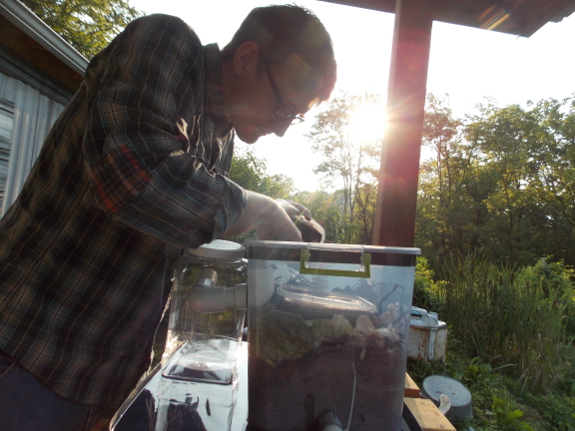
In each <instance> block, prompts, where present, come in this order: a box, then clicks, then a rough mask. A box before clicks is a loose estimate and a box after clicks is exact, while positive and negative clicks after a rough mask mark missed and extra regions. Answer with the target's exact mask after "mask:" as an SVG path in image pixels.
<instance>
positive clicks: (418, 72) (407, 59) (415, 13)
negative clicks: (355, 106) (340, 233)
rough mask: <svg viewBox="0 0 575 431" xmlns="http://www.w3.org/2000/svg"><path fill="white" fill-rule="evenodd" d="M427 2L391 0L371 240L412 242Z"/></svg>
mask: <svg viewBox="0 0 575 431" xmlns="http://www.w3.org/2000/svg"><path fill="white" fill-rule="evenodd" d="M431 3H432V2H430V1H428V0H397V2H396V10H395V29H394V35H393V48H392V58H391V70H390V75H389V86H388V91H387V121H388V124H387V128H386V132H385V136H384V140H383V148H382V153H381V168H380V172H379V188H378V193H377V207H376V215H375V223H374V236H373V241H374V244H376V245H388V246H401V247H412V246H413V241H414V230H415V207H416V202H417V183H418V176H419V155H420V149H421V135H422V129H423V113H424V107H425V94H426V82H427V66H428V62H429V49H430V42H431V27H432V23H433V10H432V5H431Z"/></svg>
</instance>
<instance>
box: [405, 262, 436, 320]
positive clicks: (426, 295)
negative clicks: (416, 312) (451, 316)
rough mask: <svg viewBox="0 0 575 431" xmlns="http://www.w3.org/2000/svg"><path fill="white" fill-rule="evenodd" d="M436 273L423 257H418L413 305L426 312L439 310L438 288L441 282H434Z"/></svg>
mask: <svg viewBox="0 0 575 431" xmlns="http://www.w3.org/2000/svg"><path fill="white" fill-rule="evenodd" d="M434 275H435V273H434V271H433V270H432V269H431V268H430V267H429V262H428V261H427V259H426V258H425V257H423V256H418V257H417V261H416V264H415V279H414V283H413V301H412V302H413V305H414V306H416V307H419V308H423V309H424V310H437V308H438V306H439V303H438V296H437V295H438V289H439V288H438V286H437V283H442V282H441V281H439V282H435V281H434Z"/></svg>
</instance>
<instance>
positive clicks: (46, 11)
mask: <svg viewBox="0 0 575 431" xmlns="http://www.w3.org/2000/svg"><path fill="white" fill-rule="evenodd" d="M22 2H23V3H24V4H25V5H26V6H28V8H30V10H32V12H34V13H35V14H36V15H38V17H40V19H42V21H44V22H45V23H46V24H48V26H50V27H51V28H52V30H54V31H55V32H56V33H58V34H59V35H60V36H62V37H63V38H64V39H65V40H66V41H67V42H68V43H70V44H71V45H72V46H73V47H74V48H76V49H77V50H78V51H79V52H80V53H81V54H82V55H83V56H84V57H86V58H87V59H91V58H92V57H93V56H94V55H96V54H97V53H98V52H100V51H101V50H102V49H104V48H105V47H106V46H107V45H108V44H109V43H110V41H111V40H112V39H113V38H114V36H116V35H117V34H118V33H119V32H120V31H122V30H123V29H124V28H125V27H126V25H128V23H130V22H131V21H133V20H134V19H136V18H138V17H140V16H142V15H143V13H141V12H139V11H138V10H136V9H135V8H133V7H130V5H129V3H128V1H126V0H22Z"/></svg>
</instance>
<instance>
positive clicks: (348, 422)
mask: <svg viewBox="0 0 575 431" xmlns="http://www.w3.org/2000/svg"><path fill="white" fill-rule="evenodd" d="M351 366H352V368H353V395H352V396H351V408H350V410H349V419H348V421H347V428H346V429H345V431H349V427H350V426H351V416H352V415H353V405H354V403H355V384H356V383H357V375H356V373H355V362H353V361H351Z"/></svg>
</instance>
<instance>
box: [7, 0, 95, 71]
mask: <svg viewBox="0 0 575 431" xmlns="http://www.w3.org/2000/svg"><path fill="white" fill-rule="evenodd" d="M0 15H2V16H4V17H5V18H6V19H7V20H8V21H10V22H11V23H12V24H14V25H15V26H16V27H18V28H19V29H20V30H22V32H24V33H25V34H26V35H28V36H29V37H31V38H32V39H33V40H35V41H36V42H38V43H39V44H40V45H41V46H42V47H44V48H45V49H46V50H47V51H48V52H50V53H51V54H52V55H54V56H55V57H57V58H58V59H60V60H61V61H62V62H64V64H66V65H67V66H68V67H70V68H71V69H72V70H74V71H75V72H77V73H79V74H80V75H82V76H84V71H85V70H86V67H87V66H88V60H86V58H84V56H82V54H80V53H79V52H78V51H76V49H74V48H73V47H72V46H71V45H70V44H69V43H68V42H66V41H65V40H64V39H63V38H62V37H60V36H59V35H58V34H57V33H56V32H55V31H54V30H52V29H51V28H50V27H48V25H47V24H45V23H44V21H42V20H41V19H40V18H38V17H37V16H36V15H35V14H34V13H33V12H32V11H31V10H30V9H28V8H27V7H26V6H25V5H24V4H23V3H21V2H19V1H18V0H0Z"/></svg>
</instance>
